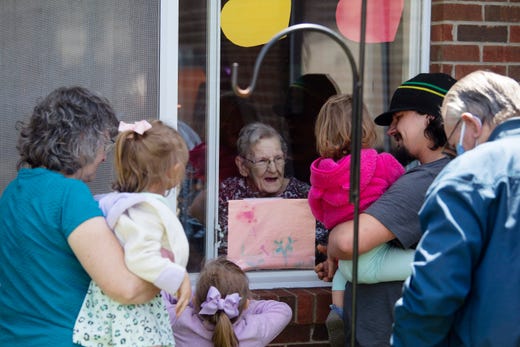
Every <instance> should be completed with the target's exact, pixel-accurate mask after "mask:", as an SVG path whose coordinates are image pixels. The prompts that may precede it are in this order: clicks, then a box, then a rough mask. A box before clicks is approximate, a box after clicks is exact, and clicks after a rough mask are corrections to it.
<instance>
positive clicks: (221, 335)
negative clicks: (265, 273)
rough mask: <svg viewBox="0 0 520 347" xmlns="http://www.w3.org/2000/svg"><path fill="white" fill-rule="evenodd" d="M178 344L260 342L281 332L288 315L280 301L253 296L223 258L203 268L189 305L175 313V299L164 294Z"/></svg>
mask: <svg viewBox="0 0 520 347" xmlns="http://www.w3.org/2000/svg"><path fill="white" fill-rule="evenodd" d="M163 297H164V299H165V301H166V307H167V309H168V311H169V313H170V321H171V324H172V330H173V334H174V336H175V343H176V346H177V347H184V346H190V347H193V346H196V347H211V346H216V347H253V346H254V347H261V346H266V345H267V344H269V343H270V342H271V341H272V340H273V339H274V338H275V337H276V336H277V335H278V334H280V333H281V332H282V330H283V329H284V328H285V326H286V325H287V324H288V323H289V321H290V319H291V317H292V310H291V308H290V307H289V306H288V305H287V304H285V303H283V302H279V301H274V300H252V299H250V298H251V292H250V290H249V280H248V278H247V276H246V274H245V273H244V271H242V269H240V267H238V266H237V265H236V264H235V263H233V262H231V261H229V260H226V259H225V258H224V257H219V258H217V259H214V260H211V261H209V262H208V263H206V265H205V266H204V267H203V269H202V271H201V273H200V276H199V279H198V281H197V286H196V289H195V295H194V297H193V300H192V302H191V303H190V305H189V306H188V307H187V308H186V309H185V310H184V311H183V312H182V314H181V315H180V316H176V314H175V307H176V304H177V302H176V300H175V298H173V297H171V296H170V295H168V294H166V293H163Z"/></svg>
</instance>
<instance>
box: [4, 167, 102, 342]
mask: <svg viewBox="0 0 520 347" xmlns="http://www.w3.org/2000/svg"><path fill="white" fill-rule="evenodd" d="M98 216H103V214H102V212H101V210H100V209H99V207H98V204H97V202H96V201H95V200H94V198H93V197H92V194H91V192H90V190H89V188H88V187H87V185H86V184H85V183H83V182H82V181H80V180H76V179H71V178H66V177H65V176H63V175H61V174H59V173H56V172H53V171H49V170H46V169H42V168H37V169H22V170H20V172H19V173H18V176H17V178H16V179H15V180H13V181H12V182H11V183H10V184H9V185H8V186H7V188H6V189H5V191H4V193H3V195H2V197H1V198H0V264H1V265H0V345H1V346H53V347H56V346H74V344H73V343H72V328H73V326H74V322H75V319H76V315H77V314H78V312H79V309H80V307H81V304H82V301H83V298H84V296H85V293H86V291H87V288H88V285H89V282H90V277H89V276H88V275H87V273H86V272H85V270H84V269H83V267H82V266H81V264H80V263H79V262H78V260H77V259H76V257H75V255H74V253H73V252H72V250H71V248H70V246H69V244H68V242H67V238H68V236H69V235H70V234H71V233H72V232H73V231H74V230H75V229H76V228H77V227H78V226H79V225H80V224H81V223H83V222H85V221H87V220H89V219H91V218H93V217H98Z"/></svg>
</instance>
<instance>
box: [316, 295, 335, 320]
mask: <svg viewBox="0 0 520 347" xmlns="http://www.w3.org/2000/svg"><path fill="white" fill-rule="evenodd" d="M315 294H316V308H315V311H316V314H315V319H314V323H325V320H326V319H327V316H328V315H329V312H330V304H331V303H332V296H331V293H330V290H329V289H324V288H317V289H316V291H315Z"/></svg>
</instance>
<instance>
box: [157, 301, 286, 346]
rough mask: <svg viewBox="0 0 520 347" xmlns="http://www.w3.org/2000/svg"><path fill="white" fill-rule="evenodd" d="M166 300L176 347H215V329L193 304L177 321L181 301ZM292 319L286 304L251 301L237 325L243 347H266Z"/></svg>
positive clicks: (234, 325)
mask: <svg viewBox="0 0 520 347" xmlns="http://www.w3.org/2000/svg"><path fill="white" fill-rule="evenodd" d="M163 298H164V302H165V304H166V308H167V309H168V313H169V314H170V322H171V324H172V329H173V335H174V336H175V346H176V347H185V346H189V347H193V346H197V347H213V342H212V341H211V338H212V336H213V330H214V326H213V325H212V324H210V323H208V322H205V321H203V320H202V319H201V318H200V316H199V315H198V314H197V313H196V312H195V311H194V308H193V306H192V304H190V305H188V307H186V309H185V310H184V311H183V312H182V314H181V315H180V317H176V315H175V307H176V303H177V300H176V299H174V298H172V297H171V296H169V295H168V294H165V293H163ZM291 317H292V310H291V308H290V307H289V305H287V304H286V303H284V302H279V301H275V300H249V305H248V307H247V309H245V310H244V311H243V312H242V315H241V316H240V317H239V318H238V320H237V321H236V322H235V323H234V324H233V329H234V331H235V335H236V337H237V339H238V341H239V345H240V347H264V346H266V345H267V344H269V343H270V342H271V341H272V340H273V339H274V338H275V337H276V336H278V334H280V333H281V332H282V330H283V329H284V328H285V327H286V326H287V324H288V323H289V321H290V320H291Z"/></svg>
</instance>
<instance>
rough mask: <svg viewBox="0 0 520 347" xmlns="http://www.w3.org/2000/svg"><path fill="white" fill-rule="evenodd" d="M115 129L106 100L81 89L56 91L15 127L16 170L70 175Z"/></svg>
mask: <svg viewBox="0 0 520 347" xmlns="http://www.w3.org/2000/svg"><path fill="white" fill-rule="evenodd" d="M117 126H118V120H117V117H116V116H115V113H114V110H113V109H112V107H111V106H110V103H109V102H108V100H107V99H105V98H103V97H101V96H98V95H96V94H94V93H92V92H91V91H89V90H88V89H85V88H83V87H69V88H67V87H60V88H58V89H56V90H54V91H52V92H51V93H50V94H49V95H48V96H46V97H45V98H44V99H43V100H41V101H40V102H39V103H38V104H37V105H36V106H35V107H34V110H33V112H32V115H31V117H30V119H29V121H28V122H27V123H25V122H22V121H20V122H18V123H17V128H20V129H21V130H20V136H19V138H18V145H17V147H16V148H17V149H18V152H19V153H20V160H19V161H18V165H17V168H18V169H20V168H21V167H31V168H36V167H45V168H47V169H49V170H53V171H57V172H61V173H63V174H65V175H72V174H74V173H76V171H78V170H79V169H80V168H82V167H84V166H85V165H88V164H90V163H92V162H93V161H94V159H95V158H96V153H97V151H98V150H99V148H100V146H102V145H103V144H104V141H106V140H108V137H113V136H115V135H116V134H117Z"/></svg>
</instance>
